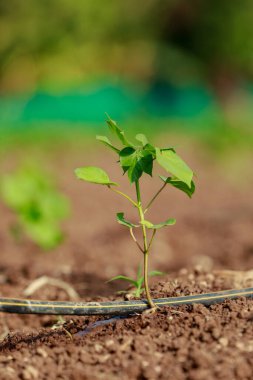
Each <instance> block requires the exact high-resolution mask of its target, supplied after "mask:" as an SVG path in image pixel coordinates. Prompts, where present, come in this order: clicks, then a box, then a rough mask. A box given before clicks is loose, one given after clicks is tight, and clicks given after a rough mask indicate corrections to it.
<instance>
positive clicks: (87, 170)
mask: <svg viewBox="0 0 253 380" xmlns="http://www.w3.org/2000/svg"><path fill="white" fill-rule="evenodd" d="M75 174H76V176H77V178H79V179H82V180H84V181H87V182H91V183H96V184H99V185H107V186H111V185H115V186H118V184H117V183H115V182H112V181H111V180H110V179H109V177H108V174H107V173H106V172H105V171H104V170H103V169H100V168H97V167H95V166H86V167H84V168H78V169H76V170H75Z"/></svg>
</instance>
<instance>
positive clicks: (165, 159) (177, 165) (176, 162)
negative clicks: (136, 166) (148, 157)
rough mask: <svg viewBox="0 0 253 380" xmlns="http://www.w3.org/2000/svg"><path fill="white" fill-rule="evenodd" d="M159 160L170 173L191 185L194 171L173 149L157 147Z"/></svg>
mask: <svg viewBox="0 0 253 380" xmlns="http://www.w3.org/2000/svg"><path fill="white" fill-rule="evenodd" d="M156 159H157V162H158V163H159V164H160V165H161V166H162V167H163V168H164V169H165V170H166V171H167V172H169V173H171V174H173V175H174V176H175V177H177V178H178V179H179V180H180V181H182V182H184V183H186V184H187V185H188V187H191V182H192V177H193V172H192V170H191V169H190V168H189V166H188V165H187V164H186V163H185V162H184V161H183V160H182V159H181V158H180V157H179V156H178V155H177V154H176V153H174V152H173V151H172V150H162V151H161V149H159V148H156Z"/></svg>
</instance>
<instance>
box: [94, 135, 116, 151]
mask: <svg viewBox="0 0 253 380" xmlns="http://www.w3.org/2000/svg"><path fill="white" fill-rule="evenodd" d="M96 139H97V140H98V141H101V142H102V143H103V144H105V145H106V146H108V147H109V148H111V149H112V150H113V151H114V152H116V153H119V152H120V150H119V149H118V148H116V147H115V146H113V145H112V143H111V141H110V140H109V139H108V138H107V137H106V136H96Z"/></svg>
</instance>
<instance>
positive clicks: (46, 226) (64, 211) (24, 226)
mask: <svg viewBox="0 0 253 380" xmlns="http://www.w3.org/2000/svg"><path fill="white" fill-rule="evenodd" d="M1 195H2V199H3V201H4V202H5V204H6V205H7V206H8V207H10V208H11V209H12V210H13V211H14V212H15V214H16V223H15V225H14V227H13V228H12V232H13V233H14V235H15V236H16V237H18V236H20V234H21V235H22V234H23V233H25V234H26V235H27V236H29V237H30V239H31V240H33V241H34V242H35V243H36V244H37V245H39V246H40V247H41V248H43V249H46V250H48V249H52V248H54V247H56V246H57V245H58V244H59V243H60V242H61V241H62V238H63V233H62V231H61V228H60V221H62V220H63V219H65V218H66V217H67V215H68V214H69V204H68V201H67V199H66V198H65V197H64V196H63V195H62V194H60V193H59V192H58V191H57V190H56V188H55V186H54V185H53V184H52V183H51V181H50V180H49V178H48V176H47V175H45V174H44V173H43V172H42V171H41V169H38V168H34V167H23V168H21V169H20V170H18V171H16V172H14V173H12V174H8V175H5V176H4V177H3V179H2V181H1Z"/></svg>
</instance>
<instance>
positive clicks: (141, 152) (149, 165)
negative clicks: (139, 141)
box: [120, 147, 153, 183]
mask: <svg viewBox="0 0 253 380" xmlns="http://www.w3.org/2000/svg"><path fill="white" fill-rule="evenodd" d="M120 165H121V167H122V168H123V170H124V173H125V172H126V171H128V178H129V180H130V182H131V183H133V182H135V181H137V180H138V179H139V178H140V177H141V176H142V174H143V172H145V173H147V174H149V175H150V176H152V171H153V156H152V155H151V154H150V152H148V151H146V150H145V149H134V148H133V147H126V148H124V149H122V150H121V151H120Z"/></svg>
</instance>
